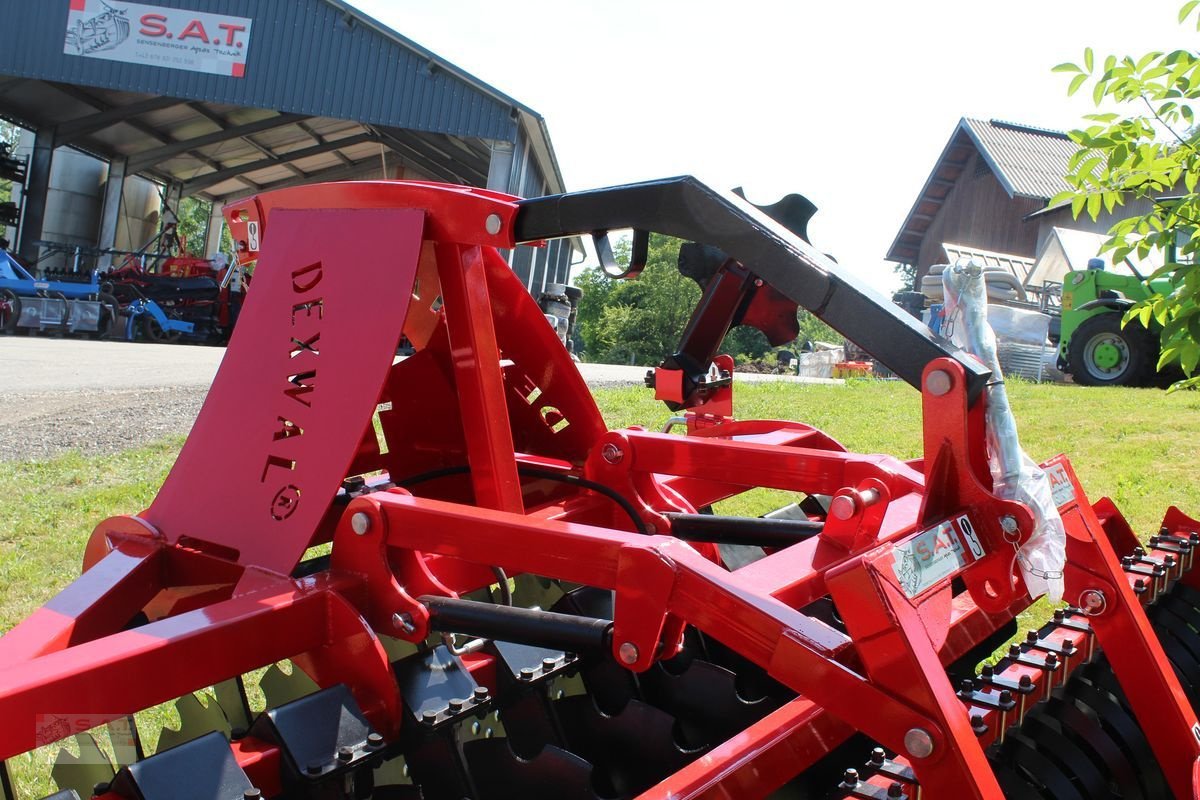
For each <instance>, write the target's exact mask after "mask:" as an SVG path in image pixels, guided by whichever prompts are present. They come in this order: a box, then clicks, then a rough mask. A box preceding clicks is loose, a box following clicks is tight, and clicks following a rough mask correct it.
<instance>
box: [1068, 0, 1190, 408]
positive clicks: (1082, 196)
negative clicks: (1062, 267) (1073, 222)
mask: <svg viewBox="0 0 1200 800" xmlns="http://www.w3.org/2000/svg"><path fill="white" fill-rule="evenodd" d="M1198 6H1200V0H1189V2H1187V3H1185V4H1184V5H1183V6H1182V8H1180V10H1179V22H1180V23H1183V22H1185V21H1189V20H1190V18H1192V17H1196V25H1197V30H1200V14H1197V11H1196V10H1197V7H1198ZM1054 71H1055V72H1061V73H1066V74H1069V75H1071V76H1072V77H1071V82H1070V85H1069V86H1068V89H1067V93H1068V95H1073V94H1075V93H1076V92H1078V91H1079V90H1080V89H1081V88H1083V87H1084V86H1085V85H1087V84H1089V83H1090V84H1091V91H1092V101H1093V103H1094V104H1095V105H1096V106H1097V108H1101V107H1103V106H1104V105H1105V104H1108V103H1112V104H1116V105H1117V106H1119V107H1122V110H1124V111H1125V113H1124V114H1121V113H1116V112H1110V111H1102V112H1100V113H1096V114H1090V115H1088V116H1087V117H1085V119H1087V120H1088V121H1089V122H1091V123H1092V124H1091V125H1090V126H1088V127H1087V128H1084V129H1081V130H1074V131H1071V133H1070V136H1071V139H1072V140H1073V141H1074V142H1075V143H1076V144H1078V145H1079V150H1078V151H1077V152H1076V153H1075V155H1074V156H1072V158H1071V160H1070V163H1069V167H1068V169H1069V172H1068V174H1067V175H1066V176H1065V177H1066V181H1067V183H1068V184H1069V185H1070V186H1071V187H1072V188H1071V190H1070V191H1066V192H1063V193H1061V194H1059V195H1058V196H1056V197H1054V198H1052V199H1051V201H1050V202H1051V204H1052V205H1054V204H1057V203H1061V202H1066V201H1068V200H1069V201H1070V203H1071V210H1072V213H1073V214H1074V215H1075V216H1076V217H1078V216H1079V215H1080V214H1081V213H1084V212H1086V213H1087V214H1088V215H1089V216H1090V217H1091V218H1092V219H1093V220H1095V219H1098V218H1099V216H1100V213H1101V211H1102V210H1104V211H1107V212H1108V213H1113V209H1114V208H1116V207H1118V206H1123V205H1125V204H1126V203H1127V202H1128V201H1130V200H1133V199H1145V200H1149V201H1150V202H1151V203H1152V206H1151V210H1150V211H1148V212H1146V213H1143V214H1135V215H1132V216H1129V217H1127V218H1125V219H1122V220H1120V221H1119V222H1117V223H1116V224H1115V225H1113V226H1112V228H1111V229H1110V230H1109V238H1108V240H1107V241H1106V242H1105V244H1104V250H1105V251H1111V252H1112V254H1113V260H1114V261H1121V260H1122V259H1124V258H1125V257H1126V256H1128V255H1129V254H1131V253H1136V254H1137V255H1138V257H1140V258H1144V257H1145V256H1147V255H1148V254H1149V253H1150V252H1151V251H1153V250H1159V251H1162V252H1163V253H1164V254H1165V255H1166V257H1167V259H1168V260H1167V262H1166V264H1165V265H1164V266H1163V267H1162V268H1161V269H1159V270H1158V271H1156V272H1155V273H1154V274H1153V275H1151V276H1149V278H1150V279H1154V278H1161V277H1167V278H1169V279H1170V282H1171V286H1172V287H1173V288H1172V289H1171V290H1170V291H1166V292H1154V291H1153V290H1151V292H1152V293H1151V296H1150V297H1149V298H1147V299H1146V300H1144V301H1142V302H1140V303H1138V304H1136V305H1135V306H1134V307H1133V308H1131V309H1130V310H1129V312H1128V313H1127V314H1126V315H1125V319H1124V321H1123V324H1128V323H1130V322H1132V321H1133V320H1137V322H1138V323H1140V324H1142V325H1144V326H1146V327H1150V323H1151V321H1152V320H1153V321H1154V322H1156V323H1157V324H1158V325H1160V326H1162V351H1161V355H1160V358H1159V364H1158V366H1159V368H1160V369H1161V368H1162V367H1165V366H1167V365H1168V364H1173V363H1177V364H1179V366H1180V367H1182V369H1183V371H1184V374H1185V375H1186V376H1188V379H1187V380H1184V381H1181V382H1180V383H1177V384H1175V386H1174V387H1172V388H1173V389H1177V388H1181V387H1185V386H1196V385H1200V375H1197V374H1196V368H1197V365H1198V364H1200V302H1198V301H1200V271H1198V270H1200V264H1197V263H1195V262H1196V260H1197V259H1196V255H1197V252H1198V251H1200V194H1197V192H1196V187H1197V183H1198V182H1200V127H1198V126H1197V125H1196V119H1195V117H1196V103H1197V101H1200V53H1197V52H1193V51H1188V50H1175V51H1173V52H1170V53H1164V52H1150V53H1146V54H1144V55H1141V56H1137V57H1135V56H1123V57H1118V56H1114V55H1110V56H1107V57H1106V58H1105V59H1104V60H1103V63H1102V65H1101V66H1100V67H1099V68H1097V61H1096V57H1095V54H1094V53H1093V52H1092V50H1091V48H1088V49H1086V50H1084V52H1083V61H1082V63H1081V64H1073V63H1067V64H1059V65H1058V66H1056V67H1055V68H1054ZM1165 195H1172V198H1171V200H1169V201H1167V202H1164V201H1163V198H1164V196H1165Z"/></svg>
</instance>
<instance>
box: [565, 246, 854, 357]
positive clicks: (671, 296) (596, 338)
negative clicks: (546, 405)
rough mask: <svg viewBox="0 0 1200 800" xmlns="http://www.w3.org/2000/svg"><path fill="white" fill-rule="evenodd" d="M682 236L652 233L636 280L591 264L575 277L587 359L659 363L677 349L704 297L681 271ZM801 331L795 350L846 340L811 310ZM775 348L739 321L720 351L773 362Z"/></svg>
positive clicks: (618, 249) (620, 251)
mask: <svg viewBox="0 0 1200 800" xmlns="http://www.w3.org/2000/svg"><path fill="white" fill-rule="evenodd" d="M680 244H681V242H680V241H679V240H678V239H673V238H671V237H669V236H660V235H658V234H653V235H651V237H650V248H649V251H648V253H647V259H646V268H645V270H643V271H642V274H641V275H640V276H639V277H638V278H637V279H636V280H614V279H612V278H610V277H608V276H607V275H605V274H604V272H603V270H601V269H598V268H592V269H586V270H584V271H583V272H581V273H580V274H579V275H578V276H577V277H576V278H575V285H576V286H578V287H579V288H580V289H581V290H583V299H582V300H581V301H580V304H579V312H578V317H577V326H578V332H579V338H580V340H581V341H582V343H583V358H584V359H585V360H586V361H591V362H594V363H602V362H603V363H613V364H629V363H633V364H640V365H643V366H654V365H657V364H658V363H660V362H661V361H662V360H663V358H665V357H666V356H667V355H669V354H670V353H672V352H673V351H674V349H675V347H676V345H678V343H679V336H680V334H681V333H683V329H684V326H685V325H687V321H688V318H689V317H690V316H691V314H692V309H694V308H695V306H696V303H697V302H698V301H699V299H700V288H699V287H698V286H697V285H696V283H695V282H694V281H692V280H691V279H690V278H685V277H684V276H683V275H681V274H679V269H678V267H677V266H676V262H677V259H678V256H679V245H680ZM613 249H614V255H615V257H616V259H617V261H618V262H619V263H628V260H629V253H630V243H629V241H628V240H621V241H618V242H617V243H616V245H615V246H614V248H613ZM798 320H799V323H800V336H799V337H798V343H797V344H789V345H786V347H787V348H790V349H795V348H797V347H799V344H800V343H803V342H804V341H805V340H818V341H824V342H831V341H832V342H837V341H841V336H840V335H839V334H837V333H835V332H834V331H833V330H832V329H831V328H830V327H829V326H827V325H826V324H825V323H823V322H821V320H819V319H817V318H816V317H814V316H813V315H812V314H810V313H808V312H807V311H801V312H800V313H799V316H798ZM774 349H777V348H772V347H771V344H770V342H768V341H767V337H766V336H765V335H763V333H762V331H759V330H758V329H756V328H751V327H748V326H744V325H739V326H737V327H735V328H733V329H732V330H730V331H729V333H728V334H727V335H726V337H725V340H724V341H723V342H722V343H721V348H720V352H722V353H728V354H729V355H732V356H734V357H735V359H736V360H737V361H738V363H745V362H746V361H747V360H753V361H760V360H766V361H768V362H771V363H773V362H774V360H775V359H774V358H773V357H772V355H771V354H772V352H773V350H774Z"/></svg>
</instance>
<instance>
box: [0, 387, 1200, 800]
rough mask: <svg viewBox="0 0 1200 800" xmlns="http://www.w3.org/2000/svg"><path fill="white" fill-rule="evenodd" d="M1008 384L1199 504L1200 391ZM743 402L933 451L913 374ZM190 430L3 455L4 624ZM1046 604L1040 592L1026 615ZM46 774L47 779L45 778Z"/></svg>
mask: <svg viewBox="0 0 1200 800" xmlns="http://www.w3.org/2000/svg"><path fill="white" fill-rule="evenodd" d="M1009 394H1010V397H1011V400H1012V405H1013V409H1014V411H1015V413H1016V415H1017V419H1018V423H1019V425H1020V430H1021V439H1022V444H1023V446H1024V447H1025V449H1026V451H1027V452H1028V453H1029V454H1030V455H1031V456H1033V458H1034V459H1035V460H1039V461H1040V460H1044V459H1046V458H1048V457H1050V456H1053V455H1056V454H1058V453H1060V452H1066V453H1067V454H1068V455H1070V456H1071V459H1072V463H1073V464H1074V466H1075V469H1076V471H1077V472H1078V474H1079V477H1080V480H1081V481H1082V483H1083V485H1084V487H1085V489H1086V490H1087V491H1088V493H1089V496H1090V497H1091V499H1093V500H1095V499H1098V498H1099V497H1101V496H1104V495H1107V496H1109V497H1111V498H1113V500H1114V501H1115V502H1116V503H1117V505H1118V506H1119V507H1120V508H1121V509H1122V510H1123V511H1124V512H1125V514H1126V516H1127V517H1128V519H1129V521H1130V523H1131V524H1132V525H1133V527H1134V529H1135V530H1136V531H1138V532H1139V533H1140V534H1142V535H1143V536H1146V535H1148V534H1149V533H1151V532H1153V531H1154V530H1156V529H1157V526H1158V523H1159V521H1160V520H1161V518H1162V513H1163V511H1164V510H1165V509H1166V507H1167V506H1168V505H1172V504H1175V505H1179V506H1180V507H1181V508H1182V509H1183V510H1184V511H1185V512H1190V513H1195V512H1197V511H1200V492H1198V491H1197V488H1198V483H1200V477H1198V475H1197V470H1196V466H1195V465H1194V464H1192V463H1191V456H1192V450H1191V443H1192V442H1194V441H1195V437H1196V434H1197V429H1198V428H1200V425H1198V423H1200V415H1198V414H1197V412H1198V411H1200V395H1197V394H1195V393H1176V394H1171V395H1168V394H1166V393H1165V392H1161V391H1157V390H1148V389H1115V388H1113V389H1086V388H1082V387H1075V386H1051V385H1035V384H1028V383H1023V382H1017V381H1010V383H1009ZM597 399H598V401H599V404H600V407H601V408H602V409H603V411H604V414H605V418H606V419H607V421H608V423H609V424H610V426H612V427H624V426H628V425H642V426H645V427H646V428H648V429H651V430H657V429H659V428H660V427H661V425H662V423H663V422H664V421H665V420H666V419H667V417H668V416H669V412H668V411H667V410H666V409H665V408H664V407H663V406H662V405H661V404H660V403H657V402H655V401H654V400H653V398H652V397H651V396H650V393H648V392H647V391H646V390H645V389H641V388H628V389H606V390H600V391H598V392H597ZM735 407H736V408H737V413H738V416H739V417H740V418H743V419H750V418H782V419H796V420H800V421H802V422H806V423H808V424H811V425H814V426H815V427H817V428H820V429H822V430H824V431H826V432H827V433H829V434H830V435H831V436H833V437H834V438H835V439H837V440H838V441H840V442H841V443H842V444H843V445H845V446H846V447H848V448H849V449H851V450H855V451H858V452H864V453H888V454H891V455H894V456H897V457H900V458H913V457H916V456H919V455H920V454H921V430H920V397H919V395H918V394H917V393H916V392H915V391H913V390H912V389H911V388H909V387H908V386H905V385H903V384H900V383H894V382H874V381H861V382H851V383H848V384H846V385H845V386H832V385H795V384H784V383H767V384H749V385H739V386H738V387H737V389H736V401H735ZM180 444H181V440H180V439H178V438H174V439H170V440H166V441H163V442H160V443H157V444H155V445H152V446H149V447H145V448H140V449H136V450H130V451H126V452H124V453H121V454H119V455H116V456H105V457H89V458H85V457H83V456H80V455H77V454H70V455H65V456H62V457H59V458H56V459H53V460H50V461H44V462H20V463H8V464H0V501H2V503H3V506H2V511H0V585H2V586H4V587H5V590H4V596H3V597H2V598H0V630H7V629H8V628H10V627H11V626H13V625H14V624H16V623H17V622H18V621H20V619H22V618H23V617H25V616H26V615H27V614H29V613H30V612H31V611H32V610H34V609H35V608H37V607H38V606H40V605H41V604H42V603H44V602H45V601H46V600H47V599H49V598H50V597H51V596H52V595H53V594H54V593H55V592H56V591H57V590H58V589H59V588H61V587H62V586H64V585H65V584H67V583H68V582H69V581H70V580H71V579H72V578H73V577H75V576H76V575H77V574H78V571H79V564H80V559H81V557H82V554H83V548H84V545H85V543H86V542H87V539H88V536H89V535H90V533H91V531H92V529H93V528H94V527H95V525H96V524H97V523H98V522H100V521H101V520H103V519H104V518H106V517H108V516H112V515H114V514H131V513H138V512H140V511H141V510H143V509H144V508H145V507H146V506H147V505H148V504H149V503H150V501H151V499H152V498H153V496H154V493H155V492H156V491H157V489H158V487H159V485H160V484H161V483H162V480H163V478H164V477H165V476H166V474H167V471H168V470H169V469H170V466H171V464H172V463H173V461H174V458H175V455H176V453H177V452H178V449H179V446H180ZM210 477H211V476H203V479H202V480H201V481H199V482H198V483H197V484H196V486H195V491H200V492H203V491H206V489H208V488H211V486H212V484H211V482H209V478H210ZM792 499H793V498H792V497H791V496H790V495H788V494H787V493H784V492H771V491H762V490H760V491H755V492H752V493H747V495H745V496H743V497H741V498H736V499H733V500H730V501H727V502H726V503H724V504H722V505H721V506H720V510H721V511H722V512H724V513H733V514H744V515H757V514H761V513H764V512H765V511H768V510H770V509H771V508H775V507H778V506H780V505H782V504H785V503H788V502H791V500H792ZM1047 615H1048V612H1047V611H1046V610H1045V608H1044V606H1041V605H1039V606H1037V607H1035V608H1034V609H1032V610H1031V611H1030V612H1028V613H1027V615H1026V616H1027V617H1032V618H1038V619H1040V618H1044V617H1045V616H1047ZM164 718H166V717H165V716H164ZM23 758H25V759H26V761H27V762H28V763H27V764H26V763H23V762H22V763H14V764H13V765H12V766H13V767H14V772H15V773H17V777H19V778H20V779H22V782H24V779H25V778H26V775H27V774H32V773H36V772H38V771H39V770H41V769H44V768H45V765H46V762H45V761H44V760H39V759H40V754H39V757H38V759H31V758H29V757H23ZM26 785H29V784H26ZM34 785H35V786H36V787H37V788H41V783H40V782H37V783H36V784H34ZM47 793H48V792H47ZM34 796H41V795H34Z"/></svg>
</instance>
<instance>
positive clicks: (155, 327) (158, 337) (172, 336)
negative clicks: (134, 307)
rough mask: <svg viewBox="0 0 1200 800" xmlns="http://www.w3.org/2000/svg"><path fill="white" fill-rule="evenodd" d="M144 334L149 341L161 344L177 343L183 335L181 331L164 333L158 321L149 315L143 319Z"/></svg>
mask: <svg viewBox="0 0 1200 800" xmlns="http://www.w3.org/2000/svg"><path fill="white" fill-rule="evenodd" d="M142 333H144V334H146V338H147V339H148V340H150V341H152V342H157V343H159V344H170V343H171V342H177V341H179V337H180V335H181V334H180V332H179V331H164V330H163V329H162V326H161V325H159V324H158V320H156V319H155V318H154V317H152V316H151V315H149V314H146V315H144V316H143V317H142Z"/></svg>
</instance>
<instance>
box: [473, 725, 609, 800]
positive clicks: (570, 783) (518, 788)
mask: <svg viewBox="0 0 1200 800" xmlns="http://www.w3.org/2000/svg"><path fill="white" fill-rule="evenodd" d="M463 756H464V758H466V761H467V766H468V768H469V769H470V770H471V775H472V777H473V778H474V780H475V785H476V786H477V787H478V788H479V800H527V798H532V797H555V798H562V800H597V798H598V796H597V794H596V793H595V791H593V790H592V780H591V776H592V765H591V764H589V763H588V762H587V761H585V760H583V759H582V758H580V757H579V756H577V755H574V754H572V753H568V752H567V751H565V750H561V749H559V748H557V747H554V746H547V747H545V748H543V749H542V751H541V752H540V753H538V754H537V755H536V756H534V757H533V758H531V759H522V758H518V757H517V756H516V755H515V754H514V753H513V751H512V750H511V749H509V746H508V743H507V742H506V741H505V740H504V739H476V740H474V741H471V742H466V743H464V744H463Z"/></svg>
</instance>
